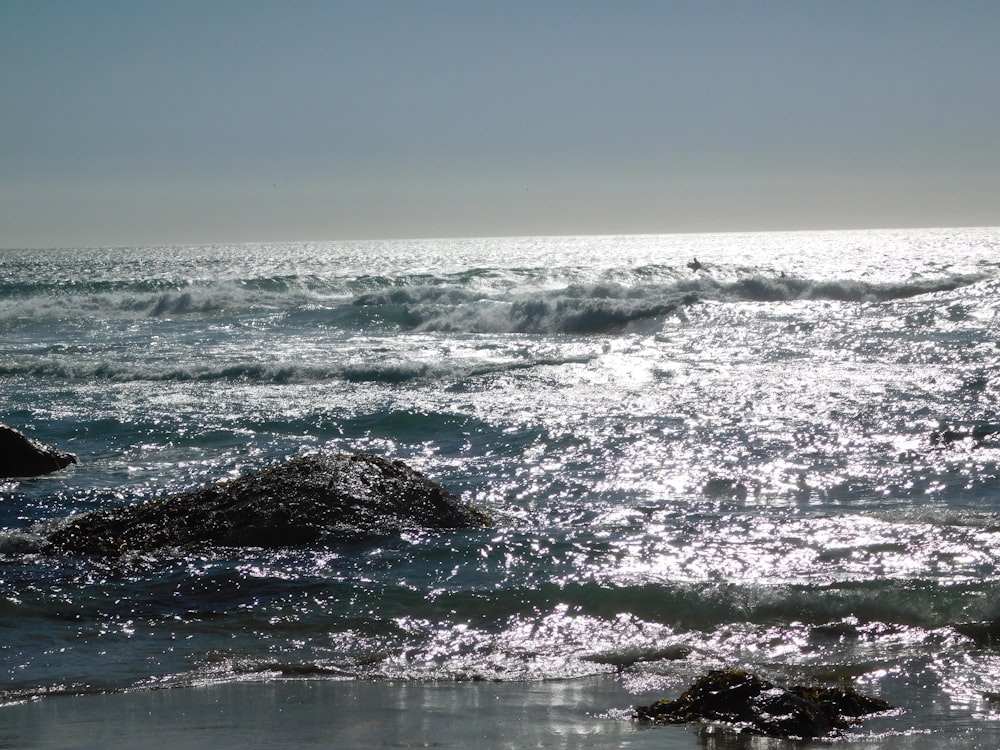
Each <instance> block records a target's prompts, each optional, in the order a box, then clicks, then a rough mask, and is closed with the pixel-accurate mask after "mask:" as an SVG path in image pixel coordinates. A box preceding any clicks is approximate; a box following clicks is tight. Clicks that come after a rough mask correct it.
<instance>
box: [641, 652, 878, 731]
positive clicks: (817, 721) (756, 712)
mask: <svg viewBox="0 0 1000 750" xmlns="http://www.w3.org/2000/svg"><path fill="white" fill-rule="evenodd" d="M890 708H891V706H890V705H889V704H888V703H886V702H885V701H883V700H881V699H879V698H870V697H868V696H865V695H861V694H860V693H858V692H856V691H855V690H853V689H852V688H829V687H793V688H790V689H785V688H781V687H778V686H776V685H773V684H771V683H770V682H767V681H766V680H762V679H760V678H759V677H757V676H755V675H752V674H749V673H747V672H743V671H740V670H737V669H723V670H715V671H712V672H709V673H708V674H707V675H706V676H704V677H702V678H700V679H699V680H697V681H696V682H695V683H694V684H693V685H692V686H691V687H690V688H688V689H687V690H686V691H685V692H684V693H683V694H681V696H680V697H679V698H677V699H676V700H672V701H669V700H661V701H657V702H656V703H653V704H652V705H649V706H638V707H637V708H636V716H637V718H639V719H642V720H645V721H650V722H653V723H657V724H684V723H687V722H695V721H709V722H724V723H726V724H731V725H732V726H733V728H734V729H737V730H738V731H741V732H751V733H754V734H762V735H767V736H769V737H780V738H793V737H795V738H802V739H813V738H817V737H831V736H835V735H836V734H837V733H838V732H839V731H840V730H843V729H846V728H847V727H848V726H849V725H850V723H851V720H852V719H853V720H856V719H857V717H859V716H864V715H867V714H873V713H879V712H882V711H887V710H889V709H890Z"/></svg>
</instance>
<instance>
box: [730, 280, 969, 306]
mask: <svg viewBox="0 0 1000 750" xmlns="http://www.w3.org/2000/svg"><path fill="white" fill-rule="evenodd" d="M980 280H981V278H980V277H971V276H960V277H953V278H948V279H939V280H927V281H920V282H913V283H898V284H871V283H868V282H864V281H823V282H817V281H810V280H809V279H799V278H786V277H765V276H748V277H746V278H743V279H739V280H738V281H735V282H732V283H728V284H723V285H720V286H719V287H718V290H717V292H716V293H717V294H718V296H719V299H720V300H721V301H727V300H749V301H752V302H788V301H793V300H831V301H835V302H889V301H891V300H895V299H907V298H909V297H917V296H920V295H922V294H934V293H937V292H951V291H954V290H955V289H960V288H961V287H964V286H969V285H970V284H974V283H975V282H977V281H980Z"/></svg>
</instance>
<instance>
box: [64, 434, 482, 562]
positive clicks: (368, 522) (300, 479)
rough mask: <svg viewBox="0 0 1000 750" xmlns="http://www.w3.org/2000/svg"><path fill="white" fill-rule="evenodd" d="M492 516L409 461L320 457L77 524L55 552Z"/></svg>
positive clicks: (412, 526)
mask: <svg viewBox="0 0 1000 750" xmlns="http://www.w3.org/2000/svg"><path fill="white" fill-rule="evenodd" d="M489 524H490V521H489V519H488V518H487V517H486V516H485V515H483V514H482V513H480V512H479V511H477V510H475V509H474V508H471V507H469V506H467V505H464V504H463V503H461V502H460V501H459V500H458V498H456V497H455V496H454V495H452V494H451V493H449V492H448V491H447V490H445V489H444V488H442V487H441V486H439V485H437V484H435V483H434V482H432V481H430V480H429V479H427V478H426V477H425V476H424V475H422V474H420V473H419V472H417V471H414V470H413V469H411V468H409V467H408V466H407V465H406V464H404V463H403V462H402V461H391V462H390V461H387V460H385V459H382V458H378V457H376V456H371V455H367V454H363V453H356V454H351V455H347V454H336V455H313V456H307V457H305V458H299V459H296V460H293V461H290V462H288V463H286V464H282V465H280V466H277V467H274V468H271V469H266V470H264V471H259V472H255V473H252V474H248V475H246V476H243V477H240V478H239V479H234V480H232V481H228V482H221V483H219V484H215V485H212V486H210V487H206V488H204V489H200V490H196V491H194V492H187V493H183V494H179V495H173V496H170V497H165V498H158V499H154V500H148V501H145V502H142V503H138V504H136V505H131V506H127V507H124V508H118V509H114V510H106V511H96V512H94V513H89V514H87V515H85V516H81V517H80V518H77V519H76V520H74V521H71V522H70V523H69V524H68V525H66V526H65V527H63V528H61V529H59V530H58V531H56V532H55V533H53V534H52V535H51V536H50V537H49V540H48V541H49V544H48V547H47V551H49V552H52V553H66V554H85V555H99V556H116V555H120V554H123V553H128V552H148V551H153V550H157V549H163V548H182V549H192V548H200V547H212V546H218V547H266V548H278V547H297V546H307V545H322V544H327V543H337V542H350V541H361V540H364V539H369V538H372V537H378V536H383V535H387V534H392V533H396V532H399V531H407V530H417V529H457V528H467V527H476V526H488V525H489Z"/></svg>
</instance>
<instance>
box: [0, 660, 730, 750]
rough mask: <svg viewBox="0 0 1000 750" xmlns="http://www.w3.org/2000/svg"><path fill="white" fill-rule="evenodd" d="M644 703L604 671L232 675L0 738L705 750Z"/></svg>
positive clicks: (151, 745)
mask: <svg viewBox="0 0 1000 750" xmlns="http://www.w3.org/2000/svg"><path fill="white" fill-rule="evenodd" d="M635 702H637V701H636V700H635V699H634V698H630V696H629V695H628V694H627V693H624V692H623V691H622V689H621V687H620V686H619V685H618V684H617V683H616V682H615V681H614V680H610V679H601V678H596V679H587V680H569V681H551V682H538V683H412V682H361V681H335V680H275V681H268V682H254V683H230V684H222V685H210V686H199V687H190V688H174V689H169V690H151V691H141V692H132V693H125V694H111V695H83V696H59V697H50V698H46V699H43V700H37V701H33V702H29V703H23V704H19V705H13V706H6V707H3V708H0V747H2V748H5V749H10V748H33V749H35V750H37V749H40V748H60V750H69V749H71V748H81V750H82V749H83V748H87V750H90V749H92V748H136V747H142V748H144V749H145V750H153V749H155V748H185V750H195V749H197V748H205V749H206V750H227V749H228V748H233V749H235V748H240V749H241V750H249V749H250V748H265V747H266V748H269V749H271V748H275V747H287V748H319V747H323V748H332V747H336V748H376V747H378V748H385V747H395V748H409V747H456V748H457V747H461V748H479V749H480V750H482V749H485V748H527V747H548V748H587V747H593V748H650V749H652V748H656V749H657V750H691V749H692V748H704V747H706V744H705V739H706V738H704V737H701V738H700V739H699V736H700V735H699V733H697V732H696V731H694V730H692V729H689V728H686V727H649V726H643V725H640V724H638V723H637V722H635V721H633V720H631V719H630V718H628V715H627V710H626V709H628V708H629V707H630V706H631V705H632V704H633V703H635ZM711 744H714V743H711Z"/></svg>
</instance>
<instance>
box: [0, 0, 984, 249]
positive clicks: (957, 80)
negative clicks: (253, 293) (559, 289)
mask: <svg viewBox="0 0 1000 750" xmlns="http://www.w3.org/2000/svg"><path fill="white" fill-rule="evenodd" d="M973 225H979V226H995V225H1000V2H995V0H955V1H954V2H941V1H940V0H649V1H647V0H605V1H601V2H598V1H596V0H273V1H269V2H264V1H263V0H195V1H191V0H169V1H160V0H0V247H7V248H11V247H21V248H33V247H83V246H102V245H151V244H173V243H186V244H190V243H215V242H243V241H262V242H264V241H298V240H302V241H311V240H315V241H321V240H338V239H369V238H371V239H378V238H386V239H387V238H417V237H470V236H507V235H537V234H548V235H566V234H570V235H576V234H618V233H670V232H703V231H707V232H714V231H754V230H785V229H837V228H868V227H926V226H973Z"/></svg>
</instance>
